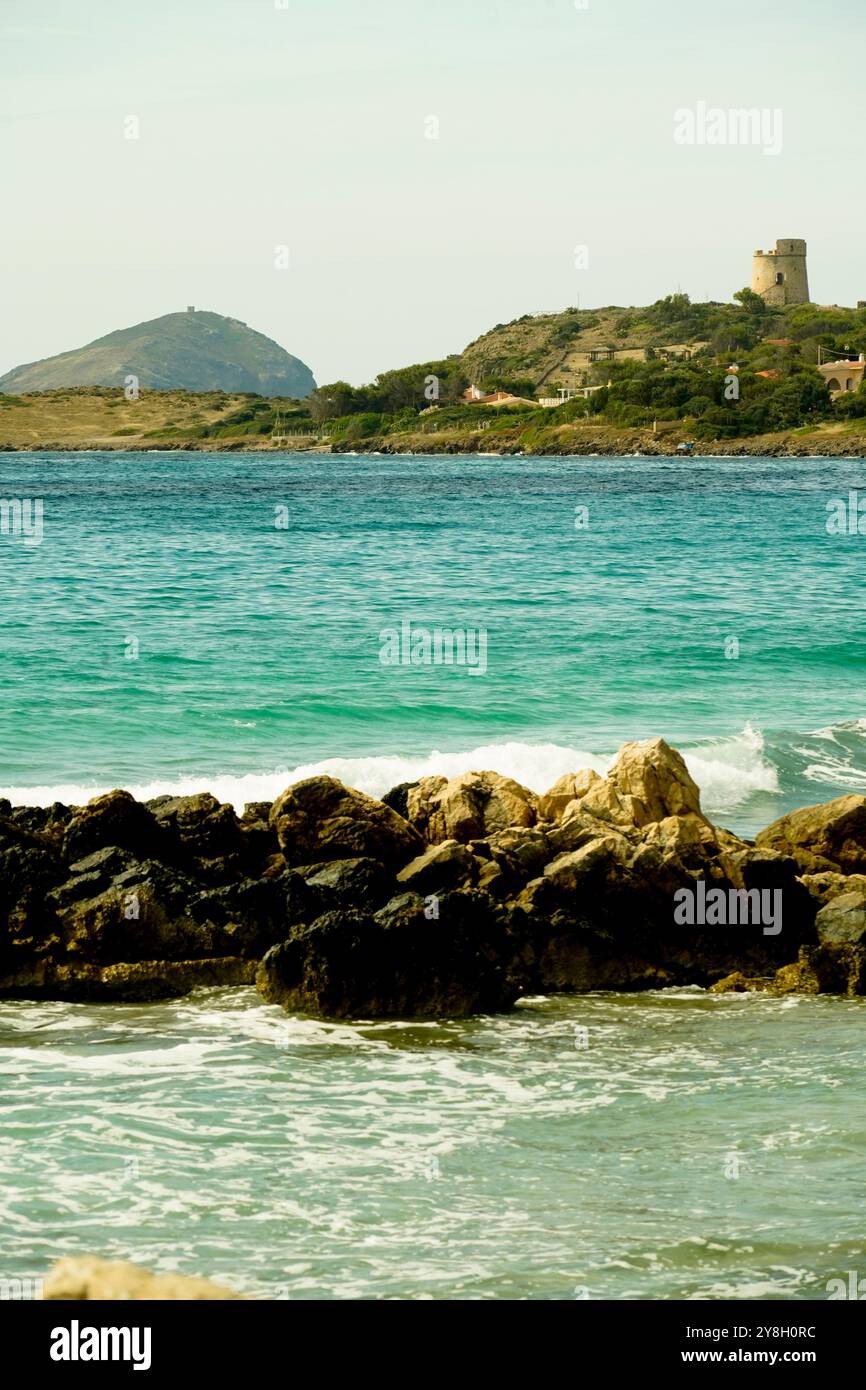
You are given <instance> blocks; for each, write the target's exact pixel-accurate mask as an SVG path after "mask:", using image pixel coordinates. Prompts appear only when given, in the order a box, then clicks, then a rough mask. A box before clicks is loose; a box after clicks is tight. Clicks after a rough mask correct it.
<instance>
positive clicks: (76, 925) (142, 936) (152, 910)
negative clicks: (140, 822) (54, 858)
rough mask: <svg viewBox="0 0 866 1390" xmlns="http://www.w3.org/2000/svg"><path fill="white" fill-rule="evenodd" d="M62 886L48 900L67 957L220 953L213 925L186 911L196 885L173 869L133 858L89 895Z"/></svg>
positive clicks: (130, 958) (99, 959) (106, 960)
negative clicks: (70, 894) (71, 894)
mask: <svg viewBox="0 0 866 1390" xmlns="http://www.w3.org/2000/svg"><path fill="white" fill-rule="evenodd" d="M82 878H83V879H85V880H87V879H88V878H89V875H82ZM94 887H97V885H96V884H94ZM66 888H67V885H62V886H61V888H60V890H59V891H58V892H56V893H52V894H49V901H50V902H51V904H52V906H53V907H54V909H55V911H56V915H57V920H58V922H59V928H60V936H61V940H62V943H63V947H64V954H65V955H66V956H67V957H72V958H77V959H80V960H82V961H88V962H91V963H93V964H115V963H120V962H123V961H126V962H134V961H140V960H185V959H192V958H198V957H205V956H209V955H214V954H220V951H219V950H218V949H217V950H215V946H218V940H217V939H216V938H215V935H214V928H213V925H212V924H210V923H199V922H196V921H195V919H194V918H193V917H192V915H191V913H190V906H191V904H192V901H193V899H194V898H195V897H197V896H198V893H199V889H198V886H197V884H195V883H194V882H193V880H191V879H189V878H188V877H186V876H185V875H183V874H181V873H180V872H179V871H178V870H176V869H172V868H169V867H167V866H166V865H164V864H160V863H157V862H156V861H152V860H151V861H145V862H143V863H136V864H134V865H133V866H132V867H131V868H128V869H125V870H124V871H123V872H122V873H120V874H117V875H116V876H115V877H114V878H113V879H112V880H111V883H110V885H109V886H108V887H107V888H104V889H101V890H99V891H96V892H95V893H94V894H93V896H92V897H84V898H82V897H80V896H75V897H74V898H73V899H72V900H70V899H68V897H67V893H66V891H65V890H66ZM75 892H76V894H77V893H78V892H79V885H78V884H76V885H75Z"/></svg>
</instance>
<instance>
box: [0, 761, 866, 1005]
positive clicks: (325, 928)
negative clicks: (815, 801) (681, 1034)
mask: <svg viewBox="0 0 866 1390" xmlns="http://www.w3.org/2000/svg"><path fill="white" fill-rule="evenodd" d="M0 860H2V875H0V892H2V902H0V910H2V914H3V924H4V925H3V930H2V936H0V994H2V995H5V996H7V997H10V996H11V997H31V998H32V997H35V998H59V999H77V1000H94V1001H106V1000H108V1001H136V1000H150V999H160V998H169V997H172V996H177V995H181V994H183V993H186V992H188V991H189V990H191V989H194V988H196V987H199V986H204V985H220V984H223V985H228V984H230V985H237V984H251V983H253V982H254V981H255V983H256V985H257V987H258V990H259V992H260V994H261V995H262V996H263V998H264V999H265V1000H267V1001H269V1002H272V1003H280V1004H283V1005H285V1007H286V1008H288V1009H290V1010H292V1011H298V1012H304V1013H309V1014H314V1015H318V1016H322V1017H332V1018H352V1017H365V1018H370V1017H407V1018H408V1017H440V1016H460V1015H467V1014H472V1013H478V1012H496V1011H500V1010H505V1009H508V1008H510V1007H511V1006H512V1005H513V1004H514V1003H515V1002H516V1001H517V1000H518V999H519V998H520V997H521V996H523V995H529V994H533V993H541V992H546V993H549V992H554V991H585V990H596V989H612V990H641V989H648V988H664V987H666V986H675V985H685V984H699V985H703V986H706V987H708V988H714V989H720V988H730V989H745V988H755V989H769V990H774V991H779V992H791V991H799V992H806V993H819V992H832V993H840V994H849V995H853V994H861V993H864V992H866V945H864V943H866V797H863V796H853V795H852V796H844V797H840V798H838V799H837V800H835V801H831V802H828V803H826V804H824V805H821V806H816V807H807V808H805V809H803V810H800V811H797V812H794V813H791V814H789V815H787V816H784V817H783V818H782V819H781V820H778V821H776V822H775V823H774V824H773V825H771V826H769V827H768V828H767V829H766V830H764V831H762V832H761V833H760V834H759V835H758V836H757V837H756V840H755V841H748V840H743V839H740V838H738V837H737V836H736V835H734V834H732V833H731V832H730V831H728V830H725V829H722V828H720V827H717V826H715V825H713V824H712V823H711V822H710V821H709V820H708V819H707V818H706V817H705V816H704V814H703V812H702V810H701V806H700V795H699V791H698V788H697V786H696V785H695V783H694V782H693V780H692V778H691V777H690V775H689V773H688V771H687V769H686V766H685V763H684V762H683V760H682V758H681V756H680V755H679V753H677V752H676V751H675V750H673V749H671V748H670V747H669V746H668V745H667V744H666V743H664V741H663V740H661V739H655V740H651V741H649V742H646V743H634V744H625V745H624V746H623V747H622V749H621V750H620V753H619V755H618V757H617V759H616V762H615V763H614V765H613V766H612V768H611V770H610V772H609V773H608V775H607V777H601V776H599V775H598V774H597V773H595V772H589V771H582V772H575V773H569V774H568V775H567V776H565V777H563V778H561V779H560V780H559V781H558V782H557V783H556V784H555V785H554V786H553V787H552V788H551V789H550V790H549V791H548V792H547V793H546V794H545V795H544V796H537V795H536V794H534V793H533V792H531V791H529V790H527V789H526V788H525V787H522V786H520V785H519V784H518V783H516V782H514V781H511V780H510V779H509V778H506V777H502V776H500V775H499V774H497V773H493V772H479V773H468V774H463V775H461V776H459V777H455V778H451V779H446V778H444V777H440V776H434V777H425V778H422V779H420V780H419V781H417V782H413V783H407V784H403V785H401V786H399V787H396V788H394V789H393V790H392V791H391V792H389V793H388V794H387V795H386V796H385V797H384V799H383V800H382V801H377V800H375V799H373V798H371V797H369V796H366V795H365V794H363V793H361V792H358V791H355V790H353V789H351V788H347V787H344V786H343V785H342V783H340V782H338V781H337V780H336V779H334V778H331V777H323V776H322V777H314V778H310V779H308V780H307V781H304V782H299V783H297V784H295V785H294V786H291V787H289V788H288V790H287V791H285V792H284V793H283V794H282V795H281V796H280V797H278V798H277V799H276V801H274V802H273V803H268V802H257V803H253V804H250V805H248V806H247V807H246V808H245V810H244V813H243V815H241V816H238V815H237V814H236V813H235V811H234V810H233V808H232V807H231V806H229V805H225V804H220V803H219V802H218V801H217V800H216V798H215V797H213V796H212V795H210V794H209V793H201V794H199V795H196V796H186V797H167V796H164V797H159V798H157V799H155V800H153V801H150V802H148V803H146V804H143V803H140V802H137V801H136V800H135V799H134V798H133V797H132V796H131V795H130V794H129V793H128V792H124V791H113V792H109V793H107V794H106V795H103V796H99V797H96V798H95V799H94V800H92V801H91V802H89V803H88V804H87V805H86V806H84V807H67V806H64V805H61V804H59V803H55V804H54V805H52V806H50V807H46V808H36V807H18V808H13V807H11V806H10V805H9V803H8V802H5V803H0Z"/></svg>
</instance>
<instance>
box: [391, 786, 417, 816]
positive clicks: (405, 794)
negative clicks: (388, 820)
mask: <svg viewBox="0 0 866 1390" xmlns="http://www.w3.org/2000/svg"><path fill="white" fill-rule="evenodd" d="M417 785H418V783H417V781H415V782H400V783H399V784H398V785H397V786H396V787H392V788H391V790H390V791H389V792H386V793H385V795H384V796H383V797H382V800H383V802H384V803H385V805H386V806H390V807H391V810H392V811H396V812H397V815H398V816H402V818H403V820H408V819H409V792H410V791H411V789H412V788H413V787H417Z"/></svg>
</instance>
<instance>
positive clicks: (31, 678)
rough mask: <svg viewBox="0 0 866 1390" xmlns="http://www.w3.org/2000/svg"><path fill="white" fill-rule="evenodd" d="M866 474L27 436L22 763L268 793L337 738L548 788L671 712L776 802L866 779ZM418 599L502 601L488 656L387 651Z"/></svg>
mask: <svg viewBox="0 0 866 1390" xmlns="http://www.w3.org/2000/svg"><path fill="white" fill-rule="evenodd" d="M864 486H866V465H864V463H863V461H862V460H861V461H857V460H819V459H804V460H788V459H742V460H739V459H688V460H680V459H673V460H671V459H641V458H626V459H571V458H544V459H532V458H516V459H515V458H476V457H449V458H421V457H398V458H392V457H377V456H373V457H369V456H362V457H333V456H322V455H315V456H311V455H309V454H307V455H292V454H287V455H270V454H268V455H261V456H260V455H238V454H228V455H226V454H223V455H219V454H217V455H214V454H183V453H170V454H166V453H144V454H142V453H135V454H124V453H121V454H98V453H87V454H18V455H15V454H11V455H10V454H6V455H3V456H0V495H2V496H4V497H8V498H14V497H21V498H25V497H29V498H41V499H42V501H43V507H44V537H43V540H42V543H41V544H39V545H29V546H28V545H25V544H24V543H23V542H22V541H21V540H20V539H14V538H12V537H11V536H0V565H2V576H3V625H2V642H0V719H2V724H0V731H2V762H0V794H6V795H10V796H11V797H12V799H13V800H17V801H24V800H27V801H39V800H43V801H44V800H46V799H53V797H54V796H55V795H56V796H59V797H60V798H61V799H65V800H67V801H76V800H82V799H84V798H85V797H86V796H88V795H92V794H93V793H94V792H95V791H98V790H105V789H106V788H108V787H110V786H116V785H123V786H129V787H132V788H134V789H136V790H139V791H141V792H142V794H145V793H147V792H148V791H149V792H153V791H154V790H159V791H162V790H165V789H167V788H171V787H178V786H183V787H185V788H187V789H190V790H191V789H200V788H202V787H204V786H210V787H211V788H213V789H214V790H215V791H216V792H217V793H218V794H220V795H222V796H224V797H226V798H229V799H231V800H233V801H235V802H237V803H238V804H240V805H242V804H243V802H244V800H247V799H255V798H259V797H266V796H273V795H274V794H276V792H278V791H279V790H281V789H282V788H283V787H284V786H285V785H286V784H287V782H288V781H290V780H292V778H293V777H295V776H298V775H303V774H304V773H305V772H307V771H308V770H310V769H311V768H318V767H320V766H321V765H323V764H325V765H327V766H328V768H329V770H332V771H334V772H336V773H337V775H339V776H342V777H343V779H344V780H346V781H348V782H352V783H354V784H355V785H358V786H360V787H362V788H363V789H365V790H368V791H370V792H373V793H379V794H381V793H382V792H384V791H385V790H387V788H388V787H389V786H391V785H393V784H395V783H396V782H398V781H400V780H404V779H405V778H407V777H410V776H414V775H417V774H418V773H419V772H422V771H430V770H437V769H442V770H444V771H452V770H458V769H462V768H464V767H466V768H469V767H478V766H484V767H493V768H495V769H496V770H498V771H502V772H507V773H511V774H512V775H514V776H516V777H517V778H518V779H519V780H521V781H524V782H525V783H527V784H528V785H530V786H532V787H534V788H535V789H537V790H544V789H545V788H546V786H548V785H549V784H550V783H551V782H552V781H553V780H555V778H556V777H557V776H558V775H559V774H560V773H561V772H563V771H566V770H568V769H570V768H573V767H575V766H576V765H593V766H597V767H599V768H603V767H605V766H606V764H607V762H608V761H609V759H610V757H611V756H612V754H613V753H614V752H615V750H616V748H617V746H618V745H619V744H620V743H621V742H623V741H624V740H625V739H627V738H641V737H648V736H651V735H654V734H662V735H664V736H665V737H666V738H668V739H669V740H670V741H672V742H674V743H676V744H677V745H679V746H680V747H681V748H683V749H684V750H685V751H686V753H687V756H688V758H689V762H690V765H691V766H692V771H693V772H694V774H695V776H696V778H697V780H698V782H699V783H700V785H701V787H702V790H703V792H704V800H705V804H706V805H707V808H708V809H709V810H710V811H711V812H713V813H715V814H717V815H719V817H720V818H721V819H722V820H725V821H727V822H728V823H729V824H731V825H733V826H734V827H735V828H737V829H739V830H741V831H743V832H748V831H749V830H753V829H754V828H756V826H758V825H759V824H761V823H764V822H766V821H767V820H768V819H770V818H772V816H773V815H775V814H777V813H778V812H779V810H780V809H783V808H787V807H788V806H790V805H797V804H803V803H804V802H808V801H810V800H811V801H816V800H822V799H825V798H827V797H829V796H831V795H833V794H836V793H838V792H840V791H843V790H851V789H861V788H862V787H863V786H864V783H866V724H864V722H863V716H864V715H866V710H864V703H863V685H864V672H866V622H864V603H863V597H864V576H866V538H864V537H862V536H859V535H854V536H849V535H844V536H836V535H829V534H828V532H827V527H826V522H827V515H828V514H827V503H828V502H829V501H830V500H831V499H833V498H837V497H839V498H843V499H847V496H848V493H849V490H850V489H852V488H854V489H856V488H858V487H864ZM864 495H866V493H864ZM581 506H585V507H588V509H589V525H588V527H587V528H586V529H581V530H577V529H575V520H576V516H575V509H576V508H577V507H581ZM278 508H283V509H284V511H283V512H282V513H279V514H278V511H277V509H278ZM278 519H279V520H282V519H284V520H285V521H286V527H285V529H280V528H279V527H278V526H277V525H275V522H276V521H277V520H278ZM407 620H408V621H410V622H411V623H413V624H416V625H417V624H420V625H423V626H425V627H427V628H430V629H432V628H435V627H450V628H454V627H470V628H478V629H484V631H485V633H486V640H487V657H486V666H487V669H486V672H485V673H484V674H483V675H482V674H477V673H476V674H472V673H471V672H470V671H469V670H468V669H466V668H465V667H463V668H461V667H456V666H455V667H447V666H443V665H439V666H431V665H417V666H413V665H409V666H403V665H399V666H387V665H383V664H382V663H381V662H380V660H379V652H380V647H381V645H382V643H381V639H380V633H381V632H382V630H383V629H385V628H389V627H399V626H400V624H401V623H403V622H404V621H407ZM732 639H734V640H733V641H732ZM726 644H727V646H726ZM735 644H737V645H736V646H735ZM735 650H738V655H737V657H736V659H732V653H733V652H734V651H735ZM726 652H727V655H726Z"/></svg>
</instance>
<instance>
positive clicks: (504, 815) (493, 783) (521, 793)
mask: <svg viewBox="0 0 866 1390" xmlns="http://www.w3.org/2000/svg"><path fill="white" fill-rule="evenodd" d="M537 814H538V798H537V797H536V795H535V794H534V792H531V791H528V790H527V788H526V787H521V786H520V783H519V782H514V781H512V780H511V778H510V777H500V775H499V773H497V772H464V773H462V774H461V775H460V776H459V777H452V778H445V777H422V778H421V780H420V781H419V782H416V783H414V785H412V786H410V787H408V788H407V791H406V818H407V820H409V821H410V822H411V823H412V825H414V826H415V828H416V829H417V830H418V831H419V832H420V834H421V835H423V836H424V838H425V840H427V841H429V842H430V843H434V844H435V843H437V842H439V841H441V840H457V841H459V842H460V843H461V844H466V843H467V842H468V841H469V840H476V839H481V838H482V837H484V836H486V835H492V834H494V833H495V832H496V831H497V830H505V829H507V828H508V827H509V826H528V825H534V824H535V821H536V817H537Z"/></svg>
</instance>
